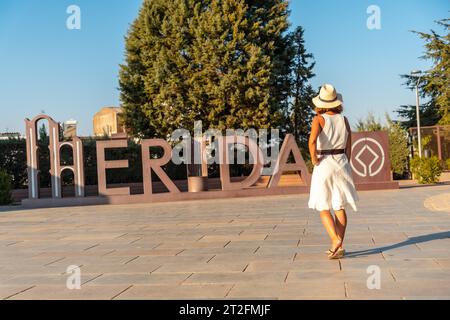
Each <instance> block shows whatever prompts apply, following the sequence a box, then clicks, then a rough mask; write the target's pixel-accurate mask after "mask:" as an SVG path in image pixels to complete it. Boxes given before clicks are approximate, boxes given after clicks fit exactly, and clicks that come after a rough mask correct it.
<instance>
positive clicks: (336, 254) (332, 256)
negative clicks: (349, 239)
mask: <svg viewBox="0 0 450 320" xmlns="http://www.w3.org/2000/svg"><path fill="white" fill-rule="evenodd" d="M344 255H345V250H344V249H342V248H337V249H336V251H334V252H332V253H331V254H330V255H328V259H330V260H332V259H341V258H342V257H344Z"/></svg>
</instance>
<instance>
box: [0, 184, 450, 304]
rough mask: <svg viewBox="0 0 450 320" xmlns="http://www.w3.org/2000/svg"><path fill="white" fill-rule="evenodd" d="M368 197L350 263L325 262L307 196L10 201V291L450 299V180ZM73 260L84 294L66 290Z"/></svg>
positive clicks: (4, 259) (350, 244)
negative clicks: (54, 203) (29, 206)
mask: <svg viewBox="0 0 450 320" xmlns="http://www.w3.org/2000/svg"><path fill="white" fill-rule="evenodd" d="M359 196H360V198H361V201H360V202H359V207H358V209H359V210H358V212H353V211H351V209H350V211H349V212H348V215H349V228H348V231H347V238H346V243H345V245H346V249H347V251H348V254H347V256H346V257H345V258H344V259H342V260H327V256H326V254H325V253H324V251H325V250H327V249H328V247H329V241H328V239H327V236H326V235H325V231H324V229H323V227H322V225H321V222H320V218H319V215H318V214H317V213H316V212H314V211H312V210H310V209H308V208H307V199H308V195H306V194H303V195H289V196H272V197H256V198H239V199H227V200H207V201H189V202H177V203H158V204H139V205H123V206H122V205H120V206H92V207H72V208H53V209H38V210H22V209H21V208H20V207H12V208H11V207H9V208H2V209H0V298H1V299H255V298H256V299H422V298H425V299H434V298H440V299H449V298H450V206H449V205H448V204H449V199H450V185H448V184H447V185H442V184H441V185H436V186H413V185H412V186H410V187H405V188H401V189H399V190H383V191H360V192H359ZM69 266H79V267H80V270H81V284H82V285H81V289H79V290H77V289H75V290H69V289H68V288H67V285H66V282H67V279H68V278H69V277H70V276H71V275H72V273H67V268H68V267H69ZM370 266H375V267H372V268H369V267H370ZM368 268H369V271H370V272H373V270H377V268H379V270H380V276H381V278H380V280H381V281H380V284H381V286H380V289H376V288H375V289H369V288H368V286H367V279H368V278H369V277H371V276H373V275H374V274H372V273H368ZM373 268H375V269H373ZM69 271H70V270H69ZM371 279H372V278H371ZM371 283H372V282H371ZM372 284H373V283H372Z"/></svg>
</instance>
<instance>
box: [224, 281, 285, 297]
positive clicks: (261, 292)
mask: <svg viewBox="0 0 450 320" xmlns="http://www.w3.org/2000/svg"><path fill="white" fill-rule="evenodd" d="M283 287H284V284H281V283H280V284H277V283H275V284H272V283H271V284H265V283H237V284H236V285H235V286H233V287H232V289H231V290H230V292H229V293H228V295H227V296H226V298H227V299H228V298H230V299H251V298H253V299H255V298H256V299H260V298H267V297H274V298H275V297H276V298H278V296H279V295H280V293H281V290H282V288H283Z"/></svg>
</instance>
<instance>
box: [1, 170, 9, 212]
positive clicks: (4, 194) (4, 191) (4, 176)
mask: <svg viewBox="0 0 450 320" xmlns="http://www.w3.org/2000/svg"><path fill="white" fill-rule="evenodd" d="M11 190H12V182H11V176H10V175H9V174H8V173H7V172H6V171H5V170H3V169H0V205H5V204H10V203H11V202H12V195H11Z"/></svg>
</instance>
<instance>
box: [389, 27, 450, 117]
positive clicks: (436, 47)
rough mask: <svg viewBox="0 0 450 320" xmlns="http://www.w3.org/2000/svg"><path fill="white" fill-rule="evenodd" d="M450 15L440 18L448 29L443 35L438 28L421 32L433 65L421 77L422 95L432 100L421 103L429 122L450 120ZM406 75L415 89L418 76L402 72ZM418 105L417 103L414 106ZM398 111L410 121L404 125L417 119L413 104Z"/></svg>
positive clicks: (408, 84) (408, 83)
mask: <svg viewBox="0 0 450 320" xmlns="http://www.w3.org/2000/svg"><path fill="white" fill-rule="evenodd" d="M449 22H450V19H443V20H440V21H438V22H437V23H438V25H440V26H442V27H443V28H444V30H445V31H446V32H447V34H445V35H439V34H438V33H437V32H435V31H434V30H431V32H430V33H425V32H417V31H414V32H415V33H416V34H418V35H419V37H420V38H422V39H423V40H424V41H425V50H426V51H425V54H424V55H423V56H422V57H421V58H422V59H426V60H431V61H432V63H433V67H432V68H431V69H430V70H428V71H427V72H426V73H425V75H424V76H423V77H422V78H421V81H420V84H419V89H420V94H421V96H422V98H429V101H428V102H427V103H425V104H424V105H423V106H421V108H420V109H421V110H420V112H421V114H422V112H423V113H424V116H425V117H426V120H429V121H427V122H433V121H434V120H436V119H437V120H436V122H434V123H427V124H429V125H435V124H441V125H444V124H450V23H449ZM402 77H403V78H405V79H406V83H405V84H406V85H407V86H408V87H409V88H410V89H414V88H415V86H416V82H417V77H415V76H411V75H402ZM414 108H415V107H414ZM397 113H398V114H399V115H400V116H402V117H405V118H406V119H407V121H405V122H404V125H409V124H412V123H414V120H415V118H416V112H415V109H413V107H408V106H402V107H400V109H398V110H397Z"/></svg>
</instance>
